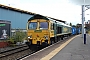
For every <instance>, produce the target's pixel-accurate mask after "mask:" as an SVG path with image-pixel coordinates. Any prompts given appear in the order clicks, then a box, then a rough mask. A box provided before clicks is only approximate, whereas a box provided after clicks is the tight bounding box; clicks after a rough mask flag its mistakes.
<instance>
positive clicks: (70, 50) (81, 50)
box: [41, 35, 90, 60]
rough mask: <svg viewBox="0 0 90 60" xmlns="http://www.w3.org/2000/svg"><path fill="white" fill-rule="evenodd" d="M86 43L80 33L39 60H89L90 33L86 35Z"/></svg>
mask: <svg viewBox="0 0 90 60" xmlns="http://www.w3.org/2000/svg"><path fill="white" fill-rule="evenodd" d="M86 38H87V41H86V44H84V43H83V38H82V35H78V36H76V37H75V38H72V39H70V40H68V41H67V42H66V43H65V44H66V45H65V44H64V45H62V46H60V47H58V48H57V49H55V50H54V51H52V52H51V53H49V54H48V55H47V56H45V57H43V58H42V59H41V60H46V59H47V60H90V35H86Z"/></svg>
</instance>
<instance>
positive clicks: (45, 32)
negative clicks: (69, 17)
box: [26, 14, 72, 46]
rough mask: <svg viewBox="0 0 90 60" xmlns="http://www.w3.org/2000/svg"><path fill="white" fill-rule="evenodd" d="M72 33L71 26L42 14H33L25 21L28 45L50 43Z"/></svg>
mask: <svg viewBox="0 0 90 60" xmlns="http://www.w3.org/2000/svg"><path fill="white" fill-rule="evenodd" d="M71 34H72V27H71V26H69V25H66V24H64V23H62V22H60V21H57V20H54V19H50V18H48V17H45V16H42V15H39V14H37V15H34V16H33V17H31V18H30V19H29V20H28V22H27V40H28V42H26V44H27V45H28V46H30V45H37V46H41V45H44V44H45V45H50V44H53V43H55V42H57V41H59V40H60V39H62V40H63V38H64V37H65V36H70V35H71Z"/></svg>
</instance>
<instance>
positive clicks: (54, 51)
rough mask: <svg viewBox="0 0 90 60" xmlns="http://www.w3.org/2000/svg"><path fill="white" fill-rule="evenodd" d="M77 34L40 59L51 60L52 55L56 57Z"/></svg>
mask: <svg viewBox="0 0 90 60" xmlns="http://www.w3.org/2000/svg"><path fill="white" fill-rule="evenodd" d="M77 36H79V35H77ZM77 36H75V37H73V38H71V39H69V40H68V41H66V42H65V43H63V44H62V45H60V46H59V47H58V48H56V49H55V50H53V51H52V52H50V53H49V54H48V55H46V56H45V57H43V58H41V59H40V60H50V59H51V58H52V57H54V56H55V55H56V54H57V53H58V52H59V51H61V50H62V49H63V48H64V47H65V46H66V45H67V44H68V43H70V41H72V40H73V39H74V38H76V37H77Z"/></svg>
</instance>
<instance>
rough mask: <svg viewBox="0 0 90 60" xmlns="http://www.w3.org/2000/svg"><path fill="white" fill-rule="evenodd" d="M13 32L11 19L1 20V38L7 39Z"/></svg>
mask: <svg viewBox="0 0 90 60" xmlns="http://www.w3.org/2000/svg"><path fill="white" fill-rule="evenodd" d="M10 34H11V21H6V20H0V40H3V39H7V38H9V37H10Z"/></svg>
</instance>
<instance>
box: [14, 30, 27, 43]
mask: <svg viewBox="0 0 90 60" xmlns="http://www.w3.org/2000/svg"><path fill="white" fill-rule="evenodd" d="M25 37H26V33H25V32H22V31H21V30H18V31H16V33H15V36H14V38H15V41H16V42H22V41H23V38H25Z"/></svg>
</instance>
